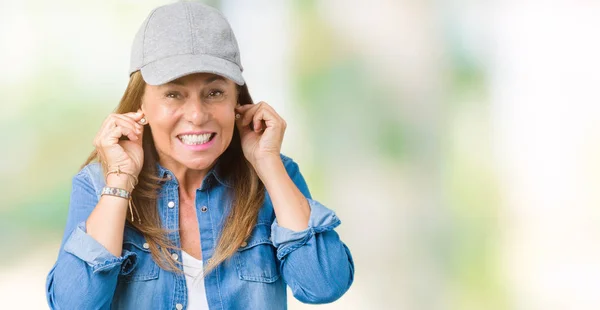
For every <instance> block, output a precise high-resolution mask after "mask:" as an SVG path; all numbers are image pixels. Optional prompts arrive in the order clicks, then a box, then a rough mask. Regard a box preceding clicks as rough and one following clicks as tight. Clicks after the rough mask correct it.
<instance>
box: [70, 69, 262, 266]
mask: <svg viewBox="0 0 600 310" xmlns="http://www.w3.org/2000/svg"><path fill="white" fill-rule="evenodd" d="M145 87H146V83H145V82H144V80H143V79H142V75H141V74H140V72H139V71H136V72H134V73H133V74H132V75H131V78H130V80H129V84H128V85H127V89H125V93H124V94H123V97H122V98H121V102H120V103H119V106H118V107H117V108H116V109H115V113H118V114H122V113H128V112H135V111H137V110H138V109H139V108H140V107H141V104H142V97H143V95H144V89H145ZM238 102H239V104H241V105H245V104H253V102H252V98H251V97H250V93H249V92H248V87H247V85H246V84H245V85H244V86H238ZM142 147H143V149H144V163H143V166H142V170H141V172H140V174H139V176H138V178H139V183H138V185H137V186H136V187H135V189H134V190H133V192H132V199H133V203H134V206H135V207H136V209H137V212H136V213H139V215H138V214H135V216H136V217H139V218H140V219H141V223H140V222H138V221H131V214H129V215H128V216H127V222H129V224H130V225H131V226H132V227H134V228H136V229H137V230H138V231H139V232H140V233H141V234H142V235H143V236H144V237H145V238H146V241H147V242H148V244H149V245H150V252H151V253H152V259H153V260H154V261H155V262H156V263H157V264H158V265H159V266H160V267H161V268H163V269H165V270H169V271H174V272H181V271H182V270H181V269H180V268H179V267H178V265H180V264H181V263H179V262H178V261H174V260H173V259H172V258H171V253H170V251H169V250H173V249H177V247H176V246H175V245H173V244H172V243H171V242H170V240H169V238H168V234H169V231H168V230H166V229H163V228H162V226H161V220H160V216H159V213H158V208H157V199H158V195H159V192H160V188H161V182H163V181H166V180H165V179H163V178H161V177H162V176H159V175H158V170H157V168H156V164H157V162H158V153H157V151H156V147H155V146H154V140H153V139H152V131H151V129H150V128H149V127H146V128H144V134H143V137H142ZM93 161H99V162H100V163H101V164H102V165H103V169H104V171H106V169H107V167H104V163H102V160H101V159H100V158H99V156H98V152H97V150H94V151H93V152H92V153H91V154H90V156H89V157H88V159H87V160H86V161H85V163H84V164H83V166H82V168H83V167H84V166H86V165H87V164H89V163H91V162H93ZM219 161H220V163H219V169H222V170H221V171H222V172H223V173H224V174H225V175H227V177H228V178H229V180H230V181H231V182H232V183H233V185H234V186H233V188H228V193H227V194H228V197H229V200H227V201H230V202H231V208H230V209H229V208H228V207H226V210H227V209H229V214H228V215H227V217H226V218H225V222H224V223H223V231H222V232H221V235H220V238H219V242H218V244H217V247H216V249H215V252H214V254H213V256H212V257H211V259H210V260H208V264H206V265H205V268H204V269H205V271H204V274H208V273H209V272H210V271H212V270H213V269H214V268H215V267H216V266H217V265H219V264H220V263H222V262H223V261H225V260H226V259H228V258H229V257H231V256H232V255H233V254H234V253H235V251H236V250H237V249H238V248H239V247H240V246H241V244H242V242H244V240H245V239H246V238H247V237H248V236H249V235H250V234H251V233H252V230H253V228H254V226H255V225H256V221H257V217H258V211H259V209H260V207H261V206H262V204H263V201H264V193H265V187H264V184H263V183H262V182H261V181H260V179H259V177H258V175H257V173H256V171H255V170H254V168H253V167H252V165H251V164H250V163H249V162H248V161H247V160H246V158H245V157H244V154H243V152H242V147H241V140H240V135H239V132H238V130H237V127H235V128H234V133H233V138H232V140H231V143H230V144H229V146H228V147H227V149H226V150H225V152H223V154H222V155H221V156H220V157H219ZM134 212H135V211H134Z"/></svg>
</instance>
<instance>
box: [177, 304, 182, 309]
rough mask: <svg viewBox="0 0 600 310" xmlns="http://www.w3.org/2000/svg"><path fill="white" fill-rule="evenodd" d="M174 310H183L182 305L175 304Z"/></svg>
mask: <svg viewBox="0 0 600 310" xmlns="http://www.w3.org/2000/svg"><path fill="white" fill-rule="evenodd" d="M175 309H177V310H181V309H183V305H182V304H176V305H175Z"/></svg>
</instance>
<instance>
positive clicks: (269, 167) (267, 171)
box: [254, 156, 287, 186]
mask: <svg viewBox="0 0 600 310" xmlns="http://www.w3.org/2000/svg"><path fill="white" fill-rule="evenodd" d="M254 169H255V170H256V173H257V174H258V176H259V178H260V179H261V180H262V182H263V183H264V184H265V186H266V185H267V183H269V181H270V180H273V179H276V177H277V176H278V175H280V174H282V173H283V174H287V172H286V170H285V166H284V165H283V161H282V160H281V157H279V156H278V157H276V158H275V157H269V158H264V159H261V160H260V161H257V162H256V166H255V167H254Z"/></svg>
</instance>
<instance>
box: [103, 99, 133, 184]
mask: <svg viewBox="0 0 600 310" xmlns="http://www.w3.org/2000/svg"><path fill="white" fill-rule="evenodd" d="M143 116H144V115H143V113H142V111H140V110H138V112H129V113H124V114H116V113H113V114H110V115H109V116H108V117H107V118H106V119H105V120H104V123H102V127H101V128H100V130H99V131H98V134H96V137H95V138H94V146H95V147H96V150H97V151H98V155H99V156H100V160H101V161H102V162H104V163H105V164H106V165H107V167H106V168H107V169H109V170H112V169H117V166H118V168H119V169H120V170H121V171H123V172H127V173H130V174H133V175H135V176H138V175H139V174H140V171H142V165H143V163H144V149H143V148H142V136H143V134H144V126H143V125H140V123H139V121H140V119H142V117H143ZM122 136H126V137H127V138H129V140H120V138H121V137H122Z"/></svg>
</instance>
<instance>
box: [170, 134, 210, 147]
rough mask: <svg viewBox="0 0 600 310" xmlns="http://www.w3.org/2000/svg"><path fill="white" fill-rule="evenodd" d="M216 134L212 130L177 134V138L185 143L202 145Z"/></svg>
mask: <svg viewBox="0 0 600 310" xmlns="http://www.w3.org/2000/svg"><path fill="white" fill-rule="evenodd" d="M216 135H217V134H216V133H214V132H213V133H203V134H184V135H178V136H177V138H179V140H180V141H181V142H183V144H186V145H202V144H206V143H208V142H210V141H212V139H214V137H215V136H216Z"/></svg>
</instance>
